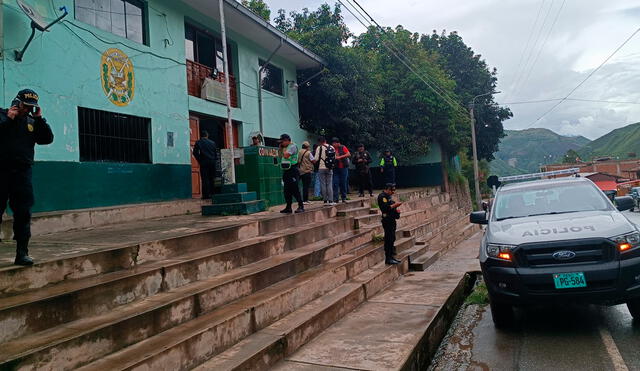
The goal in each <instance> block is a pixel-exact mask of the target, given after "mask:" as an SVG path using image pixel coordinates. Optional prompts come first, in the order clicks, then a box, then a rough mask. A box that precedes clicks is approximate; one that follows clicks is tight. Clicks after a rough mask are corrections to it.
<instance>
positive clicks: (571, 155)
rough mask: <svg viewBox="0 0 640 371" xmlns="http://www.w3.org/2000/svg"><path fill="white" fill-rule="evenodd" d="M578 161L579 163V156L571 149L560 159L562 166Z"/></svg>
mask: <svg viewBox="0 0 640 371" xmlns="http://www.w3.org/2000/svg"><path fill="white" fill-rule="evenodd" d="M578 161H580V155H578V152H576V151H575V150H573V149H570V150H568V151H567V153H566V154H565V155H564V158H563V159H562V163H563V164H575V163H577V162H578Z"/></svg>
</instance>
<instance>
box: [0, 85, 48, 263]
mask: <svg viewBox="0 0 640 371" xmlns="http://www.w3.org/2000/svg"><path fill="white" fill-rule="evenodd" d="M51 142H53V133H52V132H51V127H49V125H48V124H47V121H46V120H45V119H44V118H43V117H42V110H41V109H40V107H39V106H38V94H36V93H35V92H34V91H33V90H31V89H24V90H21V91H20V92H18V95H17V96H16V98H15V99H14V100H13V103H11V108H9V109H0V223H1V222H2V214H3V213H4V211H5V209H6V207H7V202H8V203H9V207H10V208H11V211H13V239H14V240H16V242H17V248H16V260H15V264H17V265H32V264H33V259H31V258H30V257H29V250H28V247H29V239H30V238H31V207H32V206H33V202H34V198H33V186H32V185H31V167H32V166H33V154H34V147H35V145H36V144H43V145H44V144H50V143H51Z"/></svg>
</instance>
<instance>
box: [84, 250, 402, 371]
mask: <svg viewBox="0 0 640 371" xmlns="http://www.w3.org/2000/svg"><path fill="white" fill-rule="evenodd" d="M381 253H382V252H381V249H380V248H379V247H378V246H375V245H372V246H370V248H369V252H368V253H367V254H363V255H360V256H358V257H355V256H341V257H338V258H336V259H335V260H334V261H333V262H330V263H328V264H327V267H332V268H331V272H334V273H332V274H337V275H338V276H339V277H341V278H339V279H338V281H340V280H341V279H344V281H342V283H344V282H345V281H346V280H347V279H348V278H349V277H353V276H355V277H354V279H353V281H354V282H355V283H357V284H358V286H360V287H362V288H363V289H364V293H365V295H366V293H367V292H377V290H379V289H381V288H382V287H384V286H386V285H387V284H388V283H389V282H390V280H393V279H395V278H397V277H399V276H400V274H401V273H403V272H406V271H407V265H406V263H405V264H402V265H399V266H384V265H380V264H378V265H376V266H373V267H369V266H367V265H366V264H367V263H366V262H367V261H371V259H370V258H371V256H377V259H376V260H377V262H379V261H380V258H381V257H382V254H381ZM332 265H333V266H332ZM363 270H364V272H363ZM393 270H395V273H393V272H392V271H393ZM314 274H320V275H319V276H315V279H314V281H313V282H315V283H310V282H309V280H310V278H309V277H305V278H304V279H301V278H299V277H294V278H292V281H295V282H296V283H295V285H292V283H291V282H289V281H283V282H281V283H279V284H277V285H274V286H273V287H269V288H268V289H266V290H264V292H258V293H256V294H254V295H251V296H248V297H246V298H243V299H240V300H238V301H236V302H233V303H231V304H229V305H227V306H224V307H222V308H220V309H218V310H215V311H213V312H211V313H207V314H204V315H201V316H199V317H198V318H196V319H194V320H192V321H189V322H187V323H185V324H183V325H180V326H176V327H174V328H172V329H170V330H167V331H165V332H163V333H160V334H158V335H157V336H153V337H149V338H148V339H146V340H144V341H141V342H139V343H137V344H134V345H132V346H130V347H128V348H126V349H123V350H122V351H119V352H116V353H114V354H111V355H109V356H106V357H104V358H102V359H100V360H98V361H96V362H93V363H91V364H88V365H86V366H85V367H83V368H81V369H82V370H105V369H109V370H112V369H113V370H121V369H133V368H145V369H171V370H183V369H190V368H192V367H194V366H196V365H198V364H201V363H203V362H206V361H207V360H208V359H210V358H212V357H213V356H215V355H217V354H219V353H221V352H223V351H224V350H226V349H228V348H229V347H231V346H233V345H234V344H236V343H238V342H240V341H242V339H244V338H245V337H247V336H249V335H250V334H252V333H254V332H255V331H259V330H262V329H264V328H268V326H270V325H271V324H272V323H274V322H276V321H277V320H279V319H281V318H282V317H284V316H286V315H288V314H291V313H293V317H289V321H291V322H288V323H292V322H293V323H296V322H297V323H300V318H308V317H312V319H317V318H318V316H319V315H318V316H306V315H300V313H304V312H307V311H308V310H316V311H317V310H319V309H322V308H335V309H337V310H343V311H345V312H348V310H345V309H347V308H349V306H348V305H345V302H344V301H343V300H344V299H347V300H349V301H350V300H352V299H351V298H353V295H354V294H353V293H352V291H351V288H353V287H358V286H352V287H350V288H347V289H345V288H344V287H343V288H339V289H338V290H336V291H334V293H336V292H337V294H334V293H332V294H331V295H330V296H328V297H322V298H320V299H318V300H317V301H315V302H311V301H312V300H315V299H316V298H318V297H319V296H320V295H324V294H326V293H327V291H325V290H326V289H327V287H329V288H331V289H334V288H335V287H331V286H332V285H330V284H329V283H330V282H338V281H336V280H335V279H328V278H327V277H326V275H325V274H327V269H326V268H325V269H323V268H320V269H318V270H317V271H316V272H314ZM345 274H346V275H345ZM310 276H311V274H310ZM334 277H335V276H334ZM340 285H341V284H340ZM292 286H294V287H293V288H292ZM338 286H339V285H338ZM336 287H337V286H336ZM285 291H286V294H285V296H284V297H283V296H282V295H283V294H282V293H283V292H285ZM365 297H366V296H365ZM359 300H361V299H358V301H359ZM341 301H342V302H341ZM309 302H311V303H309ZM340 302H341V303H340ZM266 303H269V304H266ZM307 303H309V305H307V306H306V307H305V310H303V311H302V312H300V311H299V310H300V309H301V308H302V307H303V306H304V305H305V304H307ZM318 303H325V305H319V304H318ZM308 308H310V309H308ZM341 308H342V309H341ZM320 312H321V313H322V314H323V315H324V314H325V313H326V311H324V310H321V311H320ZM291 318H298V320H291ZM332 321H333V320H326V321H324V322H325V323H327V325H328V324H330V323H331V322H332ZM302 322H303V323H308V322H307V321H302ZM316 323H317V322H316ZM308 324H309V326H303V327H306V329H302V328H300V327H299V326H296V328H298V329H300V331H299V332H298V335H297V336H292V338H296V337H297V338H301V337H304V336H309V335H310V333H312V332H313V329H314V328H316V329H317V326H313V325H312V324H311V323H308ZM280 326H284V325H282V323H280V325H278V326H276V327H274V328H272V330H274V329H275V330H274V331H280V332H281V331H282V327H280ZM318 330H319V329H318ZM289 342H290V343H291V344H293V342H292V341H289Z"/></svg>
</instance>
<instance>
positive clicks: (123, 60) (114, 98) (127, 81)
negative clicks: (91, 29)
mask: <svg viewBox="0 0 640 371" xmlns="http://www.w3.org/2000/svg"><path fill="white" fill-rule="evenodd" d="M100 66H101V71H100V72H101V73H100V76H101V78H102V90H103V91H104V93H105V94H106V96H107V98H108V99H109V101H111V103H113V104H115V105H116V106H126V105H128V104H129V103H131V101H132V100H133V94H134V91H135V86H136V81H135V76H134V73H133V62H132V61H131V60H130V59H129V57H128V56H127V55H126V54H125V53H124V52H123V51H122V50H120V49H116V48H111V49H108V50H107V51H105V52H104V53H102V61H101V63H100Z"/></svg>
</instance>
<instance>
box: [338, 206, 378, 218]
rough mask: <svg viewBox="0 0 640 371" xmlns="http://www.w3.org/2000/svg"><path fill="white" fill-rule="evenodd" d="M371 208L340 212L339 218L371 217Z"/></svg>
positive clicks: (355, 208)
mask: <svg viewBox="0 0 640 371" xmlns="http://www.w3.org/2000/svg"><path fill="white" fill-rule="evenodd" d="M371 210H372V209H371V208H370V207H354V208H351V209H344V210H340V211H338V216H353V217H355V216H363V215H371Z"/></svg>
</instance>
